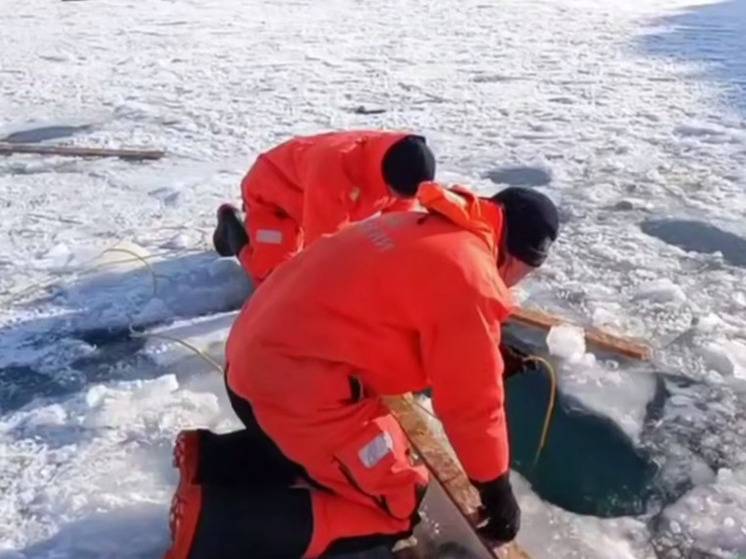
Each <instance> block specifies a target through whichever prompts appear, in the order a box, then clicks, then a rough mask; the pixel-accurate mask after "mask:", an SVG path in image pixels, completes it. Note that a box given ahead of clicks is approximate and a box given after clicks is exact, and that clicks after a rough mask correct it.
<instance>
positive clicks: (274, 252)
mask: <svg viewBox="0 0 746 559" xmlns="http://www.w3.org/2000/svg"><path fill="white" fill-rule="evenodd" d="M434 176H435V158H434V156H433V153H432V152H431V151H430V148H429V147H428V146H427V143H426V140H425V138H423V137H422V136H416V135H412V134H405V133H403V132H389V131H349V132H328V133H324V134H319V135H316V136H302V137H297V138H293V139H291V140H289V141H286V142H284V143H282V144H280V145H279V146H277V147H275V148H273V149H271V150H269V151H267V152H266V153H263V154H261V155H260V156H259V157H258V158H257V160H256V162H255V163H254V165H253V166H252V167H251V169H250V170H249V172H248V173H247V174H246V176H245V177H244V179H243V181H242V183H241V195H242V198H243V206H244V209H245V211H246V220H245V224H244V227H241V226H239V225H240V224H241V220H240V217H239V212H238V210H237V209H236V208H234V207H233V206H231V205H229V204H224V205H222V206H221V207H220V208H219V210H218V225H217V227H216V229H215V233H214V235H213V243H214V245H215V249H216V251H217V252H218V253H219V254H220V255H221V256H237V257H238V259H239V261H240V262H241V264H242V266H243V267H244V269H245V270H246V271H247V272H248V274H249V276H250V277H251V278H252V280H253V282H254V284H255V285H259V284H260V283H261V282H263V281H264V280H265V279H266V278H267V276H269V274H270V273H271V272H272V271H273V270H274V269H275V268H276V267H277V266H279V265H280V264H281V263H283V262H286V261H287V260H289V259H291V258H293V256H295V255H296V254H297V253H298V252H299V251H300V250H302V249H303V248H304V247H308V246H310V245H311V244H313V243H314V242H315V241H316V240H317V239H318V238H319V237H321V236H322V235H328V234H333V233H336V232H337V231H339V230H340V229H342V228H343V227H344V226H345V225H347V224H349V223H351V222H355V221H359V220H362V219H366V218H369V217H371V216H373V215H375V214H376V213H378V212H382V213H388V212H393V211H407V210H411V209H413V208H414V207H415V203H416V199H415V195H416V193H417V187H418V186H419V184H420V183H422V182H424V181H430V180H432V179H433V177H434Z"/></svg>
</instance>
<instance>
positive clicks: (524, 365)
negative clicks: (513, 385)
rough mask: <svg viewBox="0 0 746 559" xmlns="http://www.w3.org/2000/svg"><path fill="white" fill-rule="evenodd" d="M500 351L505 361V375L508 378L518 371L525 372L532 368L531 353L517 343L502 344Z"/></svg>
mask: <svg viewBox="0 0 746 559" xmlns="http://www.w3.org/2000/svg"><path fill="white" fill-rule="evenodd" d="M500 353H501V354H502V356H503V363H505V367H504V370H505V372H504V373H503V375H504V376H505V377H506V378H508V377H512V376H513V375H516V374H518V373H523V372H525V371H527V370H528V369H530V368H531V365H530V359H529V358H530V357H531V355H530V354H529V353H527V352H526V351H524V350H523V349H522V348H519V347H518V346H516V345H508V344H506V343H501V344H500Z"/></svg>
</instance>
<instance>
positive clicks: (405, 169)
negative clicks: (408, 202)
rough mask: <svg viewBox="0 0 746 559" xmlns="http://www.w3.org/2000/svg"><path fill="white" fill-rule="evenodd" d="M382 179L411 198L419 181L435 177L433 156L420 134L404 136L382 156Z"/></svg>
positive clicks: (401, 193)
mask: <svg viewBox="0 0 746 559" xmlns="http://www.w3.org/2000/svg"><path fill="white" fill-rule="evenodd" d="M382 171H383V180H384V181H385V182H386V184H388V185H389V186H390V187H391V188H392V189H393V190H394V191H396V193H397V194H400V195H401V196H405V197H408V198H411V197H412V196H414V195H416V194H417V187H418V186H419V185H420V183H421V182H424V181H431V180H433V178H434V177H435V157H434V156H433V152H432V151H430V148H429V147H427V143H426V141H425V138H423V137H422V136H406V137H404V138H402V139H401V140H399V141H398V142H396V143H395V144H394V145H392V146H391V147H390V148H389V149H388V150H387V151H386V155H384V156H383V164H382Z"/></svg>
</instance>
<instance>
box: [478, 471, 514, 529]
mask: <svg viewBox="0 0 746 559" xmlns="http://www.w3.org/2000/svg"><path fill="white" fill-rule="evenodd" d="M472 484H473V485H474V487H476V488H477V490H478V491H479V496H480V498H481V499H482V505H483V506H484V508H485V512H486V513H487V518H488V521H487V524H486V525H485V526H483V527H482V528H480V529H479V533H480V534H481V535H482V536H484V537H485V538H488V539H490V540H495V541H498V542H509V541H511V540H513V539H515V537H516V535H517V534H518V530H520V528H521V509H520V508H519V507H518V502H517V501H516V500H515V496H514V495H513V489H512V488H511V486H510V480H509V472H508V473H505V474H503V475H502V476H500V477H499V478H497V479H496V480H493V481H489V482H487V483H480V482H472Z"/></svg>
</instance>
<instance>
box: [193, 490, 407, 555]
mask: <svg viewBox="0 0 746 559" xmlns="http://www.w3.org/2000/svg"><path fill="white" fill-rule="evenodd" d="M311 491H312V490H308V489H303V488H290V487H269V488H263V489H259V488H245V487H244V488H229V487H219V486H206V487H203V488H202V507H201V511H200V519H199V523H198V525H197V530H196V532H195V534H194V540H193V542H192V546H191V551H190V553H189V559H246V558H248V557H256V558H257V559H301V557H303V554H304V553H305V551H306V550H307V549H308V546H309V545H310V543H311V540H312V538H313V530H314V518H313V506H312V504H311V499H312V497H311ZM409 534H410V533H403V534H371V535H367V536H360V537H351V538H344V539H341V540H337V541H336V542H334V543H332V545H331V546H330V547H329V548H328V549H327V551H326V552H325V553H324V554H323V555H322V557H334V559H393V553H392V552H391V548H392V547H393V546H394V544H395V543H396V542H397V541H398V540H399V539H402V538H405V537H408V536H409Z"/></svg>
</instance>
